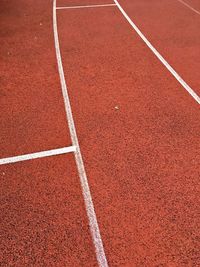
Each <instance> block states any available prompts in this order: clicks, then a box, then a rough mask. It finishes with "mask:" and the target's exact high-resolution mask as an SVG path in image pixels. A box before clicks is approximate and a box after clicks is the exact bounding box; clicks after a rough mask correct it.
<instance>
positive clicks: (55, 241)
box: [0, 155, 97, 266]
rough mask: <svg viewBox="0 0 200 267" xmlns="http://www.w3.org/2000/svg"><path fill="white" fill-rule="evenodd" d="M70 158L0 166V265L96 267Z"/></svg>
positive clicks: (62, 157) (79, 191) (60, 157)
mask: <svg viewBox="0 0 200 267" xmlns="http://www.w3.org/2000/svg"><path fill="white" fill-rule="evenodd" d="M75 170H76V167H75V163H74V160H73V156H69V155H68V156H59V157H52V158H47V159H42V160H38V159H37V160H34V161H29V162H26V163H17V164H13V165H9V166H0V178H1V179H0V195H1V228H0V234H1V245H0V249H1V254H0V262H1V266H81V265H83V266H87V265H88V264H89V266H97V264H96V259H95V254H94V249H93V244H92V241H91V238H90V233H89V228H88V222H87V218H86V213H85V209H84V204H83V198H82V193H81V188H80V186H79V178H78V177H77V174H76V171H75Z"/></svg>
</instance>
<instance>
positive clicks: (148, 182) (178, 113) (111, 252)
mask: <svg viewBox="0 0 200 267" xmlns="http://www.w3.org/2000/svg"><path fill="white" fill-rule="evenodd" d="M77 17H78V18H79V19H78V20H77ZM58 30H59V35H60V42H61V52H62V56H63V63H64V70H65V75H66V77H67V83H68V87H69V92H70V98H71V101H72V109H73V112H74V117H75V122H76V125H77V130H78V136H79V140H80V145H81V148H82V152H83V156H84V161H85V163H86V170H87V173H88V177H89V183H90V185H91V190H92V195H93V199H94V205H95V208H96V213H97V218H98V220H99V225H100V229H101V233H102V238H103V241H104V245H105V251H106V254H107V257H108V260H109V263H110V266H159V265H163V266H196V265H197V266H198V264H199V263H200V262H199V258H198V245H199V244H198V235H199V229H198V225H199V222H198V216H197V214H198V213H197V212H198V210H199V207H198V205H199V196H198V194H199V187H197V184H198V183H199V181H198V179H199V174H200V168H199V160H200V157H199V149H200V145H199V131H200V123H199V119H198V118H199V114H200V113H199V109H198V104H197V103H196V102H195V101H194V100H193V99H192V98H191V97H190V96H189V95H188V93H187V92H186V91H185V90H184V89H183V88H182V87H181V86H180V84H179V83H178V82H177V81H176V80H175V79H174V78H173V77H172V76H171V74H170V73H169V72H168V71H167V70H166V69H165V67H164V66H163V65H162V64H161V63H160V62H159V61H158V60H157V59H156V58H155V56H154V55H153V54H152V52H151V51H149V50H148V48H147V47H146V46H145V44H144V43H143V41H141V39H140V38H139V37H138V36H137V35H136V34H135V33H134V31H133V30H132V29H131V28H130V27H129V25H128V24H127V22H126V21H125V19H124V18H123V17H122V15H121V14H120V12H119V11H118V10H117V9H115V8H109V9H108V8H107V9H98V11H97V10H94V9H90V10H89V9H87V10H84V12H83V10H76V11H75V10H73V11H71V10H70V11H69V10H68V11H67V12H66V11H65V10H59V12H58ZM116 106H118V108H119V109H117V110H116V109H115V107H116Z"/></svg>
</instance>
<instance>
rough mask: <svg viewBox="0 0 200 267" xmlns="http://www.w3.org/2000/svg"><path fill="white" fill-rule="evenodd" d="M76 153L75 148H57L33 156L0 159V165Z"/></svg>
mask: <svg viewBox="0 0 200 267" xmlns="http://www.w3.org/2000/svg"><path fill="white" fill-rule="evenodd" d="M75 151H76V147H75V146H69V147H63V148H57V149H52V150H47V151H42V152H36V153H32V154H25V155H20V156H15V157H9V158H3V159H0V165H3V164H8V163H15V162H19V161H25V160H30V159H39V158H44V157H49V156H56V155H61V154H66V153H70V152H75Z"/></svg>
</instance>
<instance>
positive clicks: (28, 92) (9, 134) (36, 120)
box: [0, 0, 71, 158]
mask: <svg viewBox="0 0 200 267" xmlns="http://www.w3.org/2000/svg"><path fill="white" fill-rule="evenodd" d="M0 12H1V32H0V38H1V47H0V57H1V60H0V65H1V66H0V68H1V77H0V106H1V116H0V158H4V157H12V156H18V155H22V154H27V153H34V152H37V151H44V150H49V149H55V148H60V147H64V146H70V145H71V140H70V136H69V130H68V126H67V123H66V115H65V112H64V104H63V99H62V94H61V90H60V81H59V77H58V74H57V65H56V64H57V63H56V56H55V53H54V37H53V32H52V6H51V4H50V3H47V2H46V3H45V2H43V3H41V2H40V1H28V2H27V1H22V0H21V1H14V0H12V1H3V2H2V3H1V5H0Z"/></svg>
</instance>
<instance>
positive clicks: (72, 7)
mask: <svg viewBox="0 0 200 267" xmlns="http://www.w3.org/2000/svg"><path fill="white" fill-rule="evenodd" d="M109 6H116V4H102V5H87V6H59V7H56V9H75V8H90V7H109Z"/></svg>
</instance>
